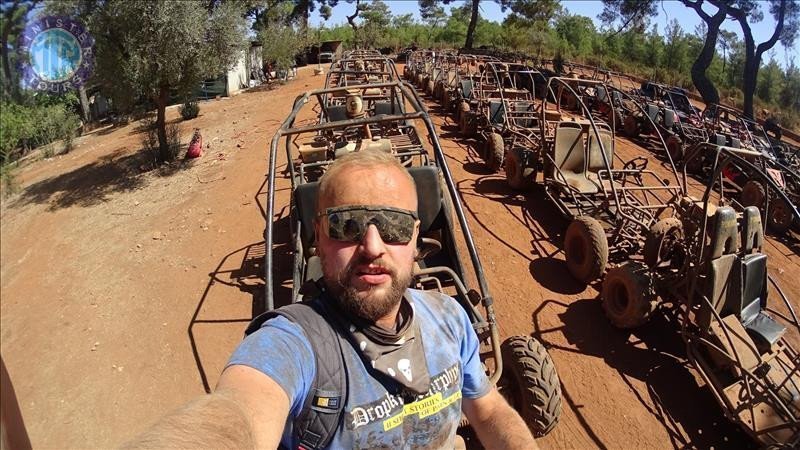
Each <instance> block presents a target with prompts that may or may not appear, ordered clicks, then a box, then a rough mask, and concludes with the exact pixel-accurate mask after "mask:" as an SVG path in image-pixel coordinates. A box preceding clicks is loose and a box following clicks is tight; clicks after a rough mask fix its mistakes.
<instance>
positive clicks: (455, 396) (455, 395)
mask: <svg viewBox="0 0 800 450" xmlns="http://www.w3.org/2000/svg"><path fill="white" fill-rule="evenodd" d="M460 385H461V370H460V367H459V364H453V365H452V366H451V367H450V368H448V369H446V370H444V371H443V372H441V373H439V374H437V375H434V376H433V377H432V378H431V387H430V389H429V390H428V392H426V393H425V394H422V395H419V396H417V398H416V399H415V400H414V401H413V402H411V403H409V404H405V403H404V401H403V398H402V397H400V396H397V395H392V394H389V393H388V392H387V393H386V395H385V396H384V397H383V398H382V399H380V400H377V401H374V402H371V403H367V404H364V405H358V406H355V407H353V408H352V409H351V410H350V411H349V418H350V421H349V423H348V425H347V428H348V429H350V430H357V429H358V428H359V427H362V426H365V425H369V424H371V423H373V422H375V421H377V420H382V421H383V430H384V431H389V430H391V429H392V428H395V427H397V426H399V425H401V424H402V423H403V421H404V420H405V418H407V417H411V416H417V417H418V418H419V419H424V418H426V417H428V416H432V415H434V414H436V413H438V412H440V411H441V410H443V409H445V408H447V407H448V406H450V405H453V404H457V405H456V406H458V409H459V410H460V406H461V402H460V400H461V390H460V389H459V387H460ZM453 387H454V388H455V389H451V388H453Z"/></svg>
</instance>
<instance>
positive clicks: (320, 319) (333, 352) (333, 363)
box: [245, 300, 347, 450]
mask: <svg viewBox="0 0 800 450" xmlns="http://www.w3.org/2000/svg"><path fill="white" fill-rule="evenodd" d="M278 316H283V317H286V318H287V319H289V320H291V321H292V322H294V323H296V324H297V325H299V326H300V328H302V329H303V332H304V333H305V335H306V337H307V338H308V341H309V342H310V343H311V348H312V350H313V351H314V355H315V359H316V369H317V370H316V376H315V378H314V381H313V384H312V385H311V388H310V389H309V391H308V395H307V396H306V399H305V401H304V403H303V409H302V411H301V412H300V415H299V416H297V418H295V419H294V421H293V430H294V431H293V432H294V435H295V437H296V438H297V440H298V442H299V443H300V445H299V446H298V450H306V449H307V450H318V449H322V448H325V447H326V446H327V445H328V444H330V442H331V440H332V439H333V436H334V434H336V430H337V429H338V427H339V423H340V422H341V419H342V413H343V412H344V402H345V400H346V399H347V374H346V369H345V363H344V355H343V353H342V342H341V337H340V335H339V333H337V332H336V329H335V328H334V325H333V324H331V323H330V322H328V320H326V319H325V317H328V316H329V315H328V314H326V311H325V306H324V305H323V304H322V302H320V301H319V300H317V301H314V300H311V301H308V302H302V303H294V304H291V305H287V306H284V307H282V308H279V309H276V310H274V311H267V312H265V313H263V314H261V315H259V316H258V317H256V318H255V319H253V320H252V322H250V325H248V327H247V330H245V336H247V335H250V334H252V333H254V332H256V331H258V329H259V328H261V326H262V325H263V324H264V322H266V321H267V320H269V319H272V318H275V317H278Z"/></svg>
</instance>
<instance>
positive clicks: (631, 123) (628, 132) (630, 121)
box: [622, 114, 639, 138]
mask: <svg viewBox="0 0 800 450" xmlns="http://www.w3.org/2000/svg"><path fill="white" fill-rule="evenodd" d="M622 131H624V132H625V136H628V137H632V138H635V137H638V136H639V124H638V123H637V120H636V116H634V115H633V114H631V115H629V116H628V117H626V118H625V121H624V122H623V123H622Z"/></svg>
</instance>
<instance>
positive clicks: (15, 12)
mask: <svg viewBox="0 0 800 450" xmlns="http://www.w3.org/2000/svg"><path fill="white" fill-rule="evenodd" d="M40 1H41V0H14V1H13V2H10V1H9V2H0V14H2V22H0V64H2V66H3V83H2V98H3V99H5V98H9V97H11V98H14V99H16V100H19V96H20V89H19V78H18V75H17V71H16V70H14V68H15V67H16V63H17V58H18V57H19V52H18V50H17V38H18V37H19V35H20V33H22V31H23V29H24V28H25V19H26V17H27V16H28V13H29V12H30V11H31V10H32V9H33V8H34V7H36V5H37V4H38V3H39V2H40Z"/></svg>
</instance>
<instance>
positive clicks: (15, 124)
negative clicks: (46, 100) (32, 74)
mask: <svg viewBox="0 0 800 450" xmlns="http://www.w3.org/2000/svg"><path fill="white" fill-rule="evenodd" d="M0 106H1V107H0V133H2V135H0V154H1V155H2V162H3V163H5V162H8V161H14V160H16V159H19V158H20V157H21V156H23V155H25V154H26V153H28V152H29V151H30V150H31V149H33V148H35V147H39V146H42V145H46V144H49V143H51V142H53V141H56V140H58V139H64V140H66V141H67V142H71V140H72V138H74V136H75V132H76V130H77V129H78V128H79V127H80V124H81V122H80V119H79V118H78V116H77V115H76V114H75V113H73V112H72V111H70V110H69V109H67V107H66V106H65V105H63V104H52V105H32V106H26V105H20V104H17V103H11V102H3V104H2V105H0ZM70 145H71V144H70Z"/></svg>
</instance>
